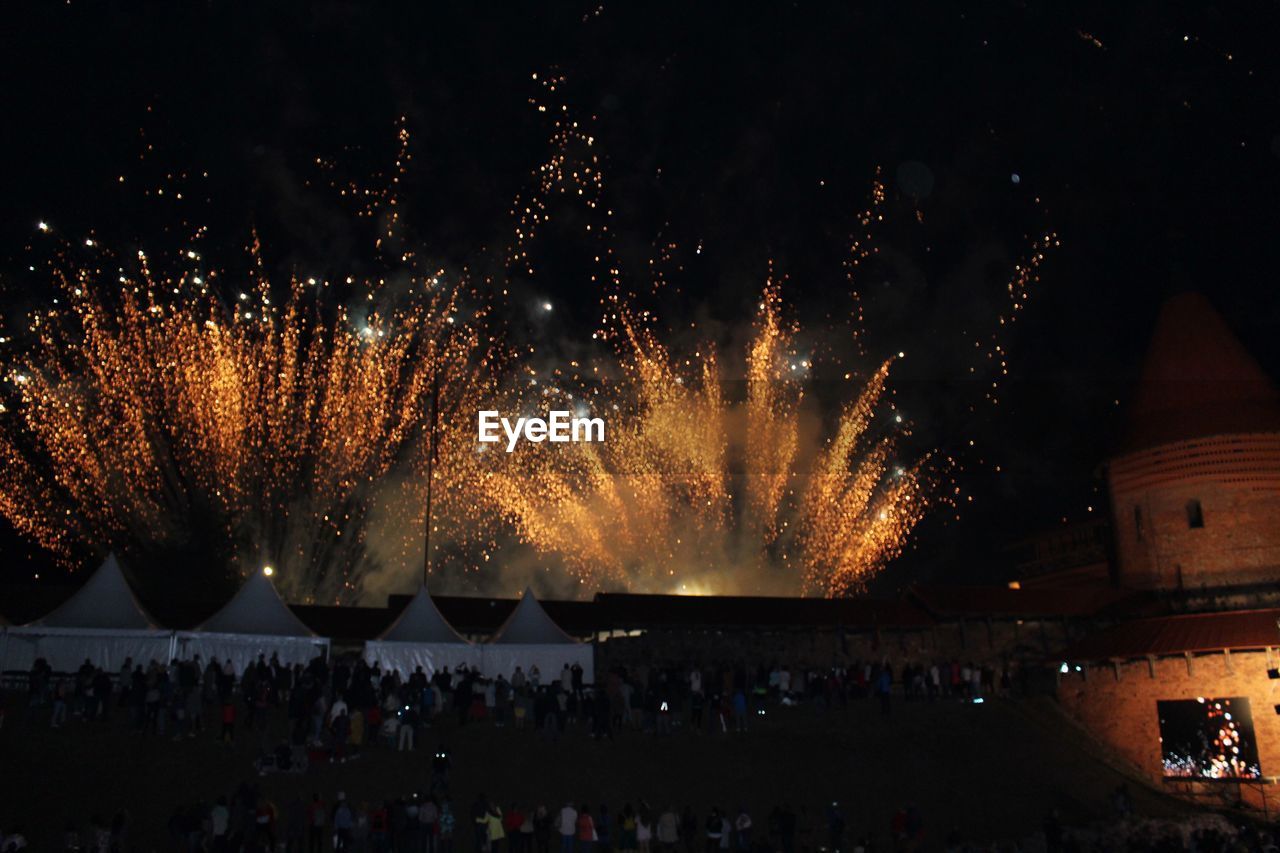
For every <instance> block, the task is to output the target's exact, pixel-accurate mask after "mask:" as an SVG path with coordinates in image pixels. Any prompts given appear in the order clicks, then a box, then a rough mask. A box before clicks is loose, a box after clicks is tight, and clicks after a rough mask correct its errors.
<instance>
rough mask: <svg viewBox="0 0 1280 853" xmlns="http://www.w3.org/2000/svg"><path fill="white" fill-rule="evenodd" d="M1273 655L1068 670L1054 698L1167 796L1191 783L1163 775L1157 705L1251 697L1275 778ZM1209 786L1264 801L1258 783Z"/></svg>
mask: <svg viewBox="0 0 1280 853" xmlns="http://www.w3.org/2000/svg"><path fill="white" fill-rule="evenodd" d="M1271 660H1272V658H1271V656H1269V655H1268V654H1265V653H1263V652H1232V653H1231V654H1230V655H1227V654H1224V653H1223V652H1217V653H1213V654H1203V655H1195V656H1192V657H1190V658H1189V659H1188V658H1185V657H1181V656H1179V657H1165V658H1156V659H1154V660H1152V661H1147V660H1140V661H1130V662H1123V663H1120V664H1117V665H1112V666H1095V667H1090V668H1088V669H1086V670H1084V671H1082V672H1075V671H1074V668H1073V669H1072V671H1070V672H1069V673H1067V674H1064V675H1062V676H1060V679H1059V684H1058V700H1059V702H1060V704H1061V705H1062V707H1063V709H1064V710H1065V711H1066V712H1067V714H1068V715H1070V716H1071V717H1072V718H1073V719H1074V720H1076V721H1077V722H1079V723H1080V724H1081V725H1082V726H1083V727H1084V728H1085V729H1086V730H1087V731H1088V732H1089V733H1090V734H1091V735H1092V736H1093V737H1094V738H1095V739H1096V740H1097V741H1099V742H1100V743H1101V744H1102V745H1103V746H1104V747H1105V748H1106V749H1108V750H1110V751H1111V752H1112V753H1113V754H1114V755H1115V756H1116V757H1118V758H1120V759H1121V760H1122V761H1123V762H1124V763H1126V764H1129V765H1131V766H1132V767H1134V768H1136V769H1137V771H1138V772H1139V773H1140V774H1141V775H1142V776H1143V777H1145V778H1146V779H1148V780H1149V781H1151V782H1152V783H1153V784H1157V785H1160V786H1162V787H1165V788H1168V789H1169V790H1170V793H1174V794H1177V795H1183V796H1189V795H1191V794H1192V793H1193V791H1192V788H1193V787H1194V786H1192V785H1190V784H1188V783H1184V782H1167V781H1166V780H1165V772H1164V766H1163V762H1162V758H1161V740H1160V720H1159V717H1158V715H1157V713H1156V703H1157V702H1158V701H1161V700H1171V699H1191V700H1194V699H1197V698H1201V697H1203V698H1206V699H1211V698H1219V699H1221V698H1226V697H1237V696H1244V697H1248V699H1249V701H1250V706H1251V711H1252V718H1253V731H1254V735H1255V739H1256V742H1257V746H1258V757H1259V763H1260V765H1261V771H1262V774H1263V776H1274V775H1280V715H1277V714H1276V713H1275V711H1274V709H1273V706H1274V705H1275V703H1276V702H1278V701H1280V692H1278V691H1277V690H1276V687H1275V685H1277V684H1280V681H1274V680H1272V679H1270V678H1268V676H1267V669H1268V668H1269V667H1271V666H1274V665H1275V664H1274V663H1271V662H1270V661H1271ZM1209 785H1210V786H1217V793H1219V794H1228V793H1229V795H1230V796H1231V797H1235V796H1239V797H1240V798H1242V799H1243V800H1244V801H1245V803H1246V804H1248V805H1252V806H1254V807H1261V805H1262V802H1261V791H1260V789H1258V788H1256V787H1251V786H1241V787H1239V789H1237V788H1235V787H1232V786H1230V785H1229V783H1228V784H1226V785H1225V786H1224V783H1221V782H1214V783H1209ZM1202 787H1204V786H1203V784H1202ZM1199 793H1201V794H1203V793H1204V792H1203V791H1201V792H1199ZM1211 793H1212V791H1211ZM1274 797H1275V794H1274V792H1270V793H1269V794H1268V798H1269V799H1274Z"/></svg>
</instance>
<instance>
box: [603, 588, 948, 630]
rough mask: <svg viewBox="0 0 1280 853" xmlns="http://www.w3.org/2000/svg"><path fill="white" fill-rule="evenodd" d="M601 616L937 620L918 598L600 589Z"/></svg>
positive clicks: (889, 623) (641, 620) (632, 621)
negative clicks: (649, 592)
mask: <svg viewBox="0 0 1280 853" xmlns="http://www.w3.org/2000/svg"><path fill="white" fill-rule="evenodd" d="M594 603H595V605H596V607H597V618H598V619H599V621H600V622H601V623H603V624H605V625H608V626H611V627H617V628H643V627H650V626H676V625H689V626H698V625H705V626H709V627H716V626H722V627H730V626H732V627H741V626H746V627H754V626H760V627H806V626H815V625H819V626H832V627H834V626H844V627H847V628H874V627H881V628H928V627H930V626H932V625H933V624H934V623H933V620H932V619H931V618H929V614H927V613H925V612H924V611H923V610H921V609H920V607H919V606H918V605H916V604H915V603H914V602H911V601H906V600H902V599H877V598H766V597H763V596H736V595H717V596H701V595H630V594H624V593H605V592H602V593H599V594H597V595H596V597H595V602H594Z"/></svg>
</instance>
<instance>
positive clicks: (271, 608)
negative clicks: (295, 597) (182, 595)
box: [196, 572, 315, 637]
mask: <svg viewBox="0 0 1280 853" xmlns="http://www.w3.org/2000/svg"><path fill="white" fill-rule="evenodd" d="M196 630H197V631H199V632H204V633H218V634H262V635H268V636H273V637H314V636H315V634H314V633H312V631H311V629H310V628H308V627H307V626H306V625H303V624H302V620H300V619H299V618H298V617H297V616H294V615H293V611H292V610H290V609H289V605H287V604H285V603H284V601H282V600H281V598H280V594H279V593H277V592H276V588H275V586H273V585H272V583H271V579H270V578H268V577H267V576H266V574H264V573H263V572H254V573H253V574H252V575H250V576H249V579H248V580H247V581H245V582H244V586H242V587H240V589H239V591H237V592H236V594H235V595H233V596H231V600H230V601H228V602H227V603H226V604H225V605H223V607H222V609H221V610H219V611H218V612H217V613H215V614H213V615H212V616H210V617H209V619H208V620H207V621H206V622H205V623H204V624H203V625H201V626H199V627H198V628H196Z"/></svg>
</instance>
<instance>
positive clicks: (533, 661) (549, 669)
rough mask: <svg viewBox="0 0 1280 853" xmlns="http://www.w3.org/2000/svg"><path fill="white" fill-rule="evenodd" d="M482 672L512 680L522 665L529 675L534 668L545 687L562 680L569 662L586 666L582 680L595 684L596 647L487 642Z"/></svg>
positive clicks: (567, 644) (583, 668) (573, 644)
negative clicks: (514, 673) (512, 676)
mask: <svg viewBox="0 0 1280 853" xmlns="http://www.w3.org/2000/svg"><path fill="white" fill-rule="evenodd" d="M480 650H481V655H480V657H481V661H480V671H481V672H482V673H484V677H485V678H497V677H498V676H499V675H501V676H502V677H503V678H506V679H507V680H508V681H510V680H511V673H513V672H515V671H516V667H517V666H519V667H520V668H521V669H522V670H524V672H525V673H526V674H528V672H529V670H531V669H532V668H533V667H534V665H537V667H538V672H539V674H540V675H541V677H542V683H543V684H549V683H551V682H552V681H554V680H556V679H558V678H560V671H561V670H562V669H564V665H565V664H566V663H567V664H569V666H570V667H572V666H573V665H574V664H575V663H576V664H578V665H579V666H581V667H582V680H583V682H584V683H586V684H594V683H595V673H596V659H595V646H594V645H592V644H591V643H509V644H502V643H487V644H485V645H483V646H480Z"/></svg>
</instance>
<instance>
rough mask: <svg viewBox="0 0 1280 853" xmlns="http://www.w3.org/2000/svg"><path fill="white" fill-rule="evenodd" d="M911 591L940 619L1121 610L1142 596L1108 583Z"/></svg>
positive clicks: (922, 587)
mask: <svg viewBox="0 0 1280 853" xmlns="http://www.w3.org/2000/svg"><path fill="white" fill-rule="evenodd" d="M911 594H912V596H913V597H915V598H916V599H917V600H918V601H919V602H920V603H921V604H922V605H923V606H924V608H925V609H926V610H928V611H929V612H930V613H932V614H933V615H934V616H937V617H938V618H939V619H946V618H954V617H988V616H990V617H994V618H1001V617H1004V618H1018V617H1071V616H1075V617H1085V616H1097V615H1100V614H1102V613H1104V612H1117V611H1119V610H1122V609H1124V607H1125V606H1126V605H1128V604H1130V603H1133V602H1135V601H1136V600H1137V598H1139V597H1140V594H1139V593H1134V592H1133V591H1131V590H1123V589H1116V588H1114V587H1111V586H1105V585H1101V584H1099V585H1092V586H1078V587H1063V588H1053V587H1032V588H1030V589H1010V588H1009V587H1007V586H916V587H912V589H911Z"/></svg>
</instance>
